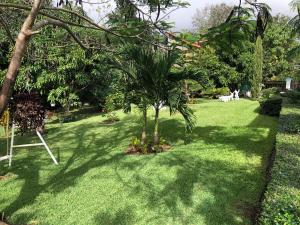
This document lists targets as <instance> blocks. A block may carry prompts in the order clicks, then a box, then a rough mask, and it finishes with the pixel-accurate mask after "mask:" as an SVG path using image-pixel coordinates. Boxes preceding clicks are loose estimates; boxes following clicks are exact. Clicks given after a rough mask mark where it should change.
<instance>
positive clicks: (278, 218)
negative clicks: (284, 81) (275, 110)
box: [259, 106, 300, 225]
mask: <svg viewBox="0 0 300 225" xmlns="http://www.w3.org/2000/svg"><path fill="white" fill-rule="evenodd" d="M290 115H293V116H292V117H291V116H290ZM299 117H300V108H299V107H298V108H297V107H293V106H288V107H285V106H284V107H283V110H282V113H281V115H280V119H279V130H278V134H277V136H276V156H275V159H274V166H273V168H272V171H271V177H272V180H271V181H270V183H269V184H268V186H267V191H266V193H265V198H264V200H263V204H262V212H261V216H260V218H259V222H260V224H262V225H269V224H278V225H279V224H288V225H293V224H295V225H296V224H300V180H299V179H300V174H299V168H300V142H299V140H300V134H299V133H291V132H290V131H291V130H293V129H294V128H293V127H294V125H293V124H294V123H299V122H298V120H299Z"/></svg>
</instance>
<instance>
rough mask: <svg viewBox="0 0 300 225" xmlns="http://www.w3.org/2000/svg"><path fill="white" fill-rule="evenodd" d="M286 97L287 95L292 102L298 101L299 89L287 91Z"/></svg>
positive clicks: (299, 96) (299, 99)
mask: <svg viewBox="0 0 300 225" xmlns="http://www.w3.org/2000/svg"><path fill="white" fill-rule="evenodd" d="M286 97H288V99H289V101H290V102H292V103H297V102H300V91H298V90H290V91H287V92H286Z"/></svg>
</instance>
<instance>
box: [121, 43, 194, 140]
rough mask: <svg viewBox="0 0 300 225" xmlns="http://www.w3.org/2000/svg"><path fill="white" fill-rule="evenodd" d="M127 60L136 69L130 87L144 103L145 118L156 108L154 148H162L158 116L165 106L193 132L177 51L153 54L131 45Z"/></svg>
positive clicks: (154, 52) (128, 48)
mask: <svg viewBox="0 0 300 225" xmlns="http://www.w3.org/2000/svg"><path fill="white" fill-rule="evenodd" d="M126 56H127V60H129V61H130V62H131V63H132V64H131V65H132V67H134V74H132V76H130V79H129V80H130V81H131V82H129V83H131V84H133V85H131V91H134V92H136V93H138V94H139V96H140V97H139V98H140V99H143V102H144V104H142V105H143V107H142V108H143V109H144V117H146V116H147V112H146V109H147V106H149V105H151V106H153V107H154V111H155V117H154V130H153V145H154V146H156V145H158V144H159V113H160V109H161V106H162V105H163V106H168V107H169V108H170V114H174V113H175V112H179V113H180V114H181V115H182V116H183V118H184V119H185V122H186V128H187V130H189V131H191V130H192V127H193V125H194V120H193V112H192V110H191V109H190V108H189V107H188V106H187V98H186V96H185V95H184V94H183V91H182V86H183V85H182V84H183V78H184V76H182V73H183V72H182V71H180V72H179V71H175V70H174V65H175V63H176V60H177V58H178V54H177V52H176V50H172V51H162V50H156V51H154V50H153V49H152V48H150V47H144V48H142V47H139V46H132V45H131V46H128V47H127V49H126ZM179 74H180V75H179ZM145 121H146V119H145ZM143 141H144V140H143Z"/></svg>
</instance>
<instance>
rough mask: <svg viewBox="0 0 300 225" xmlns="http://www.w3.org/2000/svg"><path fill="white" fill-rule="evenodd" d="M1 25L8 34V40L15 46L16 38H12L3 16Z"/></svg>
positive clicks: (0, 18)
mask: <svg viewBox="0 0 300 225" xmlns="http://www.w3.org/2000/svg"><path fill="white" fill-rule="evenodd" d="M0 24H1V25H2V27H3V28H4V30H5V32H6V34H7V36H8V39H9V40H10V42H11V43H12V44H14V43H15V40H14V38H13V36H12V34H11V32H10V30H9V28H8V25H7V23H6V21H5V20H4V18H3V17H2V16H1V15H0Z"/></svg>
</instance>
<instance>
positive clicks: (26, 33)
mask: <svg viewBox="0 0 300 225" xmlns="http://www.w3.org/2000/svg"><path fill="white" fill-rule="evenodd" d="M43 1H44V0H35V1H34V2H33V5H32V8H31V11H30V13H29V15H28V17H27V18H26V19H25V21H24V23H23V25H22V28H21V31H20V33H19V34H18V37H17V40H16V44H15V48H14V51H13V54H12V58H11V60H10V64H9V66H8V70H7V73H6V76H5V78H4V81H3V84H2V89H1V92H0V116H1V115H2V114H3V112H4V110H5V109H6V106H7V104H8V101H9V99H10V97H11V95H12V91H13V88H14V85H15V81H16V78H17V75H18V71H19V69H20V66H21V62H22V59H23V56H24V54H25V52H26V49H27V46H28V43H29V41H30V37H31V35H32V27H33V25H34V22H35V19H36V17H37V15H38V12H39V10H40V8H41V6H42V4H43Z"/></svg>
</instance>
